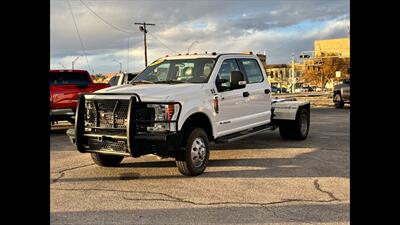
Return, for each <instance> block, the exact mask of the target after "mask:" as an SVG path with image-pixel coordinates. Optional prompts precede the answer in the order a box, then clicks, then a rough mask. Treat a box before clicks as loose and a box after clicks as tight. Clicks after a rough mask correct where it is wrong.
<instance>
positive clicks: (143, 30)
mask: <svg viewBox="0 0 400 225" xmlns="http://www.w3.org/2000/svg"><path fill="white" fill-rule="evenodd" d="M135 25H140V26H139V30H140V31H141V32H143V35H144V65H145V67H147V42H146V33H147V29H146V25H147V26H155V24H154V23H146V22H143V23H135Z"/></svg>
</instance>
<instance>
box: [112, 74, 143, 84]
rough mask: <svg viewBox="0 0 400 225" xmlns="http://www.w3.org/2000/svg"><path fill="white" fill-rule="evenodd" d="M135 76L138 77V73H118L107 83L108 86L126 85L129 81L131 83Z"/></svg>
mask: <svg viewBox="0 0 400 225" xmlns="http://www.w3.org/2000/svg"><path fill="white" fill-rule="evenodd" d="M136 75H138V73H119V74H117V75H115V76H113V77H112V78H111V79H110V80H109V81H108V84H109V85H110V86H118V85H123V84H127V83H129V82H130V81H132V80H133V78H135V77H136Z"/></svg>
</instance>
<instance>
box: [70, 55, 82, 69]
mask: <svg viewBox="0 0 400 225" xmlns="http://www.w3.org/2000/svg"><path fill="white" fill-rule="evenodd" d="M79 57H81V56H80V55H78V57H76V58H75V59H74V60H73V61H72V69H74V64H75V62H76V60H78V59H79Z"/></svg>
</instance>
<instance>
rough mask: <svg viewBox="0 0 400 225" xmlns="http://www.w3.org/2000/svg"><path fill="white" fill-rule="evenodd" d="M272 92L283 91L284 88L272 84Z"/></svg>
mask: <svg viewBox="0 0 400 225" xmlns="http://www.w3.org/2000/svg"><path fill="white" fill-rule="evenodd" d="M271 92H272V93H281V92H282V90H281V89H280V88H278V87H276V86H271Z"/></svg>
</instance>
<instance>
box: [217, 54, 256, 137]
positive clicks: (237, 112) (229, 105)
mask: <svg viewBox="0 0 400 225" xmlns="http://www.w3.org/2000/svg"><path fill="white" fill-rule="evenodd" d="M232 71H240V69H239V66H238V63H237V61H236V60H235V59H226V60H224V61H223V62H222V64H221V67H220V69H219V71H218V74H217V78H216V79H217V80H223V79H226V80H229V78H230V74H231V72H232ZM217 80H216V81H217ZM245 92H248V90H247V87H246V88H241V89H233V90H232V89H231V88H230V87H224V88H223V89H220V90H218V99H219V107H218V111H219V112H218V114H217V122H216V123H217V124H216V127H217V132H218V134H217V136H223V135H227V134H231V133H235V132H238V131H241V130H244V129H246V128H245V126H246V125H248V120H247V117H248V115H250V114H251V109H250V108H249V101H250V99H249V98H248V97H244V95H243V93H245Z"/></svg>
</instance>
